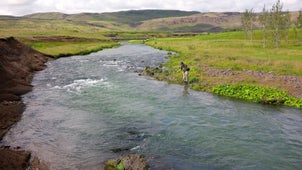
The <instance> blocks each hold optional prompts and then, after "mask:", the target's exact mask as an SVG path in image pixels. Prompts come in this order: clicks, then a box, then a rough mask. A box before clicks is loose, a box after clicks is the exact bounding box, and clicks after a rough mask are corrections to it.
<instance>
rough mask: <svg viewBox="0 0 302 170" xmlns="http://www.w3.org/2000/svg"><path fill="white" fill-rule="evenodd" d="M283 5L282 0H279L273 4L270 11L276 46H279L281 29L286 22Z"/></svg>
mask: <svg viewBox="0 0 302 170" xmlns="http://www.w3.org/2000/svg"><path fill="white" fill-rule="evenodd" d="M282 7H283V5H282V4H281V3H280V0H278V1H277V3H276V4H274V5H273V7H272V9H271V11H270V27H271V30H272V35H273V39H274V42H275V46H276V48H279V44H280V38H281V30H282V27H283V24H284V20H283V16H282Z"/></svg>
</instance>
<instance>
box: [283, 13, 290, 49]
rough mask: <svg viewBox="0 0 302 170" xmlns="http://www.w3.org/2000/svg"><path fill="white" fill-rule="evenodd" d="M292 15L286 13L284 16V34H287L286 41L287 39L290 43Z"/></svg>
mask: <svg viewBox="0 0 302 170" xmlns="http://www.w3.org/2000/svg"><path fill="white" fill-rule="evenodd" d="M290 18H291V15H290V13H289V12H288V11H287V12H286V13H284V14H283V15H282V19H283V20H282V25H283V27H282V28H283V30H284V33H285V39H286V42H287V43H288V34H289V29H290V26H291V23H292V22H291V19H290Z"/></svg>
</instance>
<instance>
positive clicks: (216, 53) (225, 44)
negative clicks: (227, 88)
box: [146, 32, 302, 75]
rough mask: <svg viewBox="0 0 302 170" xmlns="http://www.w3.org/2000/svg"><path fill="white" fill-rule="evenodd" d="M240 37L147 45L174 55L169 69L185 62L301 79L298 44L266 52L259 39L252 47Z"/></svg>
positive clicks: (215, 36) (161, 41)
mask: <svg viewBox="0 0 302 170" xmlns="http://www.w3.org/2000/svg"><path fill="white" fill-rule="evenodd" d="M257 34H260V32H257ZM257 34H256V35H257ZM258 36H259V35H258ZM242 37H244V35H243V33H242V32H229V33H221V34H211V35H201V36H197V37H187V38H163V39H155V40H150V41H148V42H146V44H148V45H151V46H154V47H156V48H159V49H164V50H168V51H175V52H177V53H178V54H179V57H176V58H173V60H170V61H169V63H168V65H169V64H170V65H174V64H176V63H179V62H180V61H185V62H187V63H188V64H189V65H192V67H200V66H212V67H216V68H223V69H225V68H230V69H233V70H243V69H248V70H261V71H266V72H270V71H272V72H276V73H278V74H291V75H302V69H301V68H302V57H301V54H302V42H301V41H297V42H296V41H291V42H290V43H289V44H286V43H285V42H282V46H281V48H279V49H275V48H273V47H271V45H270V47H269V48H262V41H261V40H259V39H256V40H254V41H253V42H252V43H251V42H250V41H249V40H245V39H244V38H242ZM171 62H172V63H171Z"/></svg>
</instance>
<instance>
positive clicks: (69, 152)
mask: <svg viewBox="0 0 302 170" xmlns="http://www.w3.org/2000/svg"><path fill="white" fill-rule="evenodd" d="M165 61H166V52H164V51H159V50H155V49H153V48H151V47H147V46H144V45H131V44H124V45H122V46H121V47H119V48H115V49H109V50H104V51H101V52H98V53H94V54H91V55H88V56H74V57H70V58H62V59H58V60H55V61H51V62H49V63H48V68H47V69H46V70H44V71H42V72H40V73H39V74H37V75H36V76H35V78H34V81H33V85H34V86H35V87H34V89H33V91H32V92H31V93H28V94H27V95H25V96H24V100H25V103H26V104H27V108H26V111H25V112H24V114H23V118H22V120H21V121H20V122H19V123H18V124H17V125H16V126H15V127H14V128H13V129H12V130H11V131H10V132H9V133H8V135H6V136H5V138H4V140H3V144H6V145H11V146H21V147H22V148H24V149H28V150H32V151H33V152H34V154H36V155H38V156H39V157H40V158H41V159H43V160H45V161H46V163H47V164H48V165H50V167H51V169H102V168H103V163H104V161H106V160H107V159H110V158H113V157H117V156H119V155H120V154H126V153H142V154H145V155H146V157H147V160H148V161H149V164H150V165H151V169H299V168H300V167H301V165H302V159H301V157H302V112H301V110H298V109H293V108H286V107H271V106H264V105H258V104H252V103H246V102H241V101H232V100H229V99H226V98H221V97H217V96H214V95H211V94H209V93H203V92H195V91H192V90H190V89H189V88H188V86H181V85H171V84H167V83H166V82H159V81H155V80H153V79H151V78H148V77H141V76H137V74H135V73H133V71H134V70H137V69H144V67H145V66H147V65H158V64H159V63H162V62H165ZM116 151H120V152H117V153H116Z"/></svg>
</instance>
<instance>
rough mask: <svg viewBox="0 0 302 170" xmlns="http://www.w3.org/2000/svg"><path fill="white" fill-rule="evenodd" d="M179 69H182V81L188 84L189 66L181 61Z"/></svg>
mask: <svg viewBox="0 0 302 170" xmlns="http://www.w3.org/2000/svg"><path fill="white" fill-rule="evenodd" d="M180 70H182V71H183V74H182V78H183V81H184V83H186V84H188V77H189V71H190V68H189V67H188V66H187V65H186V64H184V63H183V62H181V63H180Z"/></svg>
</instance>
